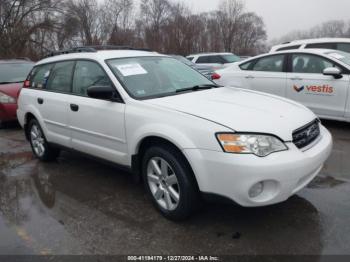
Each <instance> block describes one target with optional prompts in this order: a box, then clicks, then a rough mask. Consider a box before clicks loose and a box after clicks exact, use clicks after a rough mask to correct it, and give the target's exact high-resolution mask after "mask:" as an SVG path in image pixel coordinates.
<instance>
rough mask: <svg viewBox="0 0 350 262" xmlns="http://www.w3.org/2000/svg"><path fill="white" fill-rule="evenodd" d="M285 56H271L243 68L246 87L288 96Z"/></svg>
mask: <svg viewBox="0 0 350 262" xmlns="http://www.w3.org/2000/svg"><path fill="white" fill-rule="evenodd" d="M285 57H286V56H285V55H284V54H279V55H271V56H265V57H262V58H259V59H257V60H254V61H253V62H250V63H249V64H248V63H247V65H248V68H242V69H243V70H244V71H242V72H243V77H244V78H245V81H244V82H245V83H246V84H245V86H246V87H247V88H249V89H252V90H256V91H261V92H265V93H270V94H274V95H278V96H283V97H285V96H286V81H287V73H286V68H285V66H286V64H285V63H286V60H285Z"/></svg>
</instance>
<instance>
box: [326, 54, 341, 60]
mask: <svg viewBox="0 0 350 262" xmlns="http://www.w3.org/2000/svg"><path fill="white" fill-rule="evenodd" d="M329 55H330V56H333V57H334V58H335V59H339V60H340V59H343V58H344V56H342V55H340V54H337V53H331V54H329Z"/></svg>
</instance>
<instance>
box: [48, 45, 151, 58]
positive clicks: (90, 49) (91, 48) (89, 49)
mask: <svg viewBox="0 0 350 262" xmlns="http://www.w3.org/2000/svg"><path fill="white" fill-rule="evenodd" d="M102 50H135V51H147V52H152V50H150V49H147V48H134V47H130V46H117V45H96V46H78V47H73V48H70V49H64V50H58V51H52V52H50V53H48V54H47V55H46V56H45V57H53V56H57V55H65V54H72V53H95V52H97V51H102Z"/></svg>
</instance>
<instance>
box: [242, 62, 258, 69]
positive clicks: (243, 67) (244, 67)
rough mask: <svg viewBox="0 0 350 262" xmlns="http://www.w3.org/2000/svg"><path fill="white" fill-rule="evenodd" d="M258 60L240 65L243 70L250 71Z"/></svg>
mask: <svg viewBox="0 0 350 262" xmlns="http://www.w3.org/2000/svg"><path fill="white" fill-rule="evenodd" d="M255 61H256V60H253V61H249V62H247V63H244V64H241V65H239V67H240V68H241V69H242V70H250V68H251V66H252V65H253V64H254V63H255Z"/></svg>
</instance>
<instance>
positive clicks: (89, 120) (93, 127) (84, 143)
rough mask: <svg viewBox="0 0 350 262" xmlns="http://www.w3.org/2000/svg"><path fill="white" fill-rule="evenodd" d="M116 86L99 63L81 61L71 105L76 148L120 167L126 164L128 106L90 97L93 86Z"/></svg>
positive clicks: (71, 122)
mask: <svg viewBox="0 0 350 262" xmlns="http://www.w3.org/2000/svg"><path fill="white" fill-rule="evenodd" d="M112 85H113V84H112V82H111V80H110V79H109V77H108V75H107V74H106V72H105V71H104V69H103V68H102V67H101V66H100V65H99V64H98V63H96V62H94V61H87V60H80V61H77V63H76V67H75V72H74V77H73V89H72V92H73V96H72V97H71V99H70V100H69V105H68V106H67V107H68V108H69V125H70V128H71V130H72V147H73V148H74V149H76V150H78V151H82V152H88V153H89V154H92V155H94V156H97V157H99V158H103V159H106V160H110V161H112V162H115V163H118V164H126V163H127V162H126V161H127V146H126V136H125V126H124V111H125V104H124V103H122V102H121V103H118V102H111V101H107V100H100V99H94V98H90V97H88V96H87V89H88V88H89V87H90V86H100V87H104V86H112Z"/></svg>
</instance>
